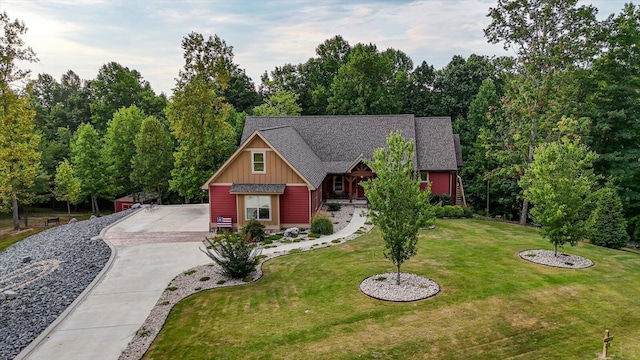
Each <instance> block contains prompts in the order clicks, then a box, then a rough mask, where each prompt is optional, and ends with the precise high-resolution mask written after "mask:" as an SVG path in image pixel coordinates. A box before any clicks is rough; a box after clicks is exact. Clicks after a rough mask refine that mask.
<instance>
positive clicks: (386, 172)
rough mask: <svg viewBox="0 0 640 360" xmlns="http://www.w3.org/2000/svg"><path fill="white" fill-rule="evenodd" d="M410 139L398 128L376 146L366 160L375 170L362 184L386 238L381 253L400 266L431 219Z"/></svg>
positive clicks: (375, 222)
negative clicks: (371, 177) (374, 175)
mask: <svg viewBox="0 0 640 360" xmlns="http://www.w3.org/2000/svg"><path fill="white" fill-rule="evenodd" d="M413 151H414V144H413V141H405V139H404V138H403V137H402V135H401V134H400V132H394V133H391V134H390V135H389V137H388V138H387V148H379V149H376V150H375V151H374V153H373V160H370V161H366V164H367V165H368V166H369V167H370V168H371V169H372V170H373V171H374V172H375V173H376V177H375V178H374V179H371V180H368V181H366V182H364V183H363V184H362V186H363V188H364V189H365V195H366V196H367V199H368V200H369V202H370V204H371V210H372V211H371V216H372V220H373V223H374V224H376V225H377V226H379V227H380V230H381V231H382V238H383V240H384V242H385V251H384V256H385V257H386V258H387V259H389V260H390V261H391V262H392V263H393V264H395V265H396V267H397V271H398V277H397V281H396V283H397V284H398V285H400V266H401V265H402V263H404V262H405V261H406V260H408V259H410V258H411V257H412V256H413V255H415V254H416V244H417V242H418V230H419V228H420V227H424V226H426V225H428V224H429V223H430V222H432V221H433V219H434V211H433V208H432V207H431V205H430V204H429V193H430V191H429V190H428V189H427V190H425V191H420V177H419V176H417V175H416V173H415V169H414V168H413Z"/></svg>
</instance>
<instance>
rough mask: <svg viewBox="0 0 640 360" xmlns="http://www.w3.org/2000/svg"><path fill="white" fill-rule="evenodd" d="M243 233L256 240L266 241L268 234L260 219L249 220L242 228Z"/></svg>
mask: <svg viewBox="0 0 640 360" xmlns="http://www.w3.org/2000/svg"><path fill="white" fill-rule="evenodd" d="M242 235H243V236H246V237H247V238H249V239H255V241H258V242H260V241H264V239H266V238H267V234H266V233H265V232H264V225H262V223H260V221H258V220H249V221H247V223H246V224H245V225H244V227H243V228H242Z"/></svg>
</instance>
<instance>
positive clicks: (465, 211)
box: [462, 206, 473, 219]
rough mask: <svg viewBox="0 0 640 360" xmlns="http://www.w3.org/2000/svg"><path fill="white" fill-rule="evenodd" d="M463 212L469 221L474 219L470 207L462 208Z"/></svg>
mask: <svg viewBox="0 0 640 360" xmlns="http://www.w3.org/2000/svg"><path fill="white" fill-rule="evenodd" d="M462 211H463V215H462V216H464V217H466V218H467V219H471V218H472V217H473V210H471V208H470V207H468V206H465V207H463V208H462Z"/></svg>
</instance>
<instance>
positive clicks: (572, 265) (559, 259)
mask: <svg viewBox="0 0 640 360" xmlns="http://www.w3.org/2000/svg"><path fill="white" fill-rule="evenodd" d="M518 256H519V257H520V258H521V259H522V260H526V261H529V262H532V263H536V264H540V265H545V266H552V267H558V268H564V269H586V268H590V267H592V266H594V265H595V263H594V262H593V261H591V260H589V259H587V258H584V257H582V256H579V255H573V254H567V253H563V252H558V256H555V255H553V250H524V251H521V252H519V253H518Z"/></svg>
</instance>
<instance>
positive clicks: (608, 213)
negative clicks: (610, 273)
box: [589, 186, 629, 249]
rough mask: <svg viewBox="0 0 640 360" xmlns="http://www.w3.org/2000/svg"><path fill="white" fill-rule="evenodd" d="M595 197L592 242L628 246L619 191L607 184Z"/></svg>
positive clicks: (612, 245) (602, 244) (616, 247)
mask: <svg viewBox="0 0 640 360" xmlns="http://www.w3.org/2000/svg"><path fill="white" fill-rule="evenodd" d="M595 198H596V201H595V208H594V210H593V212H592V213H591V218H592V219H591V223H592V224H593V227H592V231H591V233H590V234H589V235H590V236H589V238H590V240H591V243H592V244H595V245H598V246H604V247H609V248H613V249H621V248H623V247H625V246H627V243H628V242H629V234H627V223H626V221H625V220H624V217H623V215H622V202H621V201H620V197H619V196H618V193H617V192H616V190H615V189H614V188H612V187H610V186H605V187H604V188H602V189H600V190H598V191H597V192H596V194H595Z"/></svg>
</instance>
